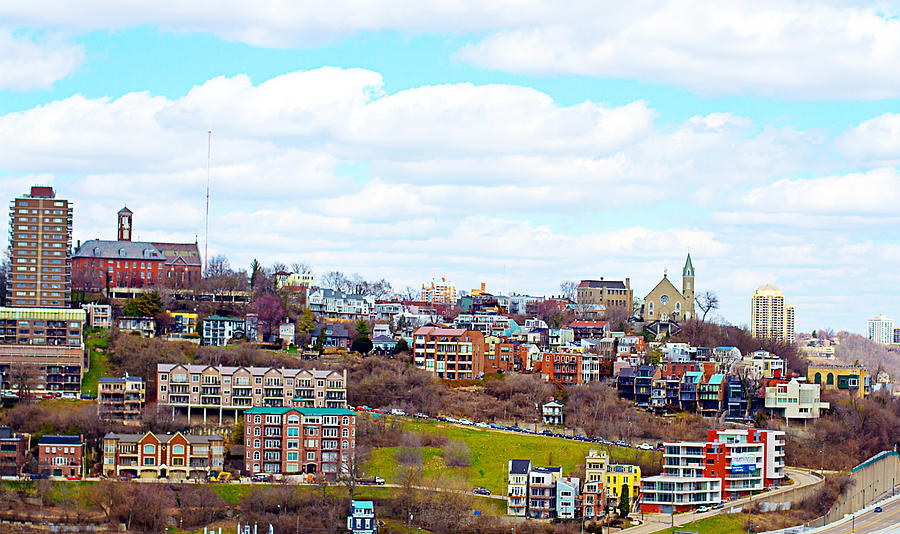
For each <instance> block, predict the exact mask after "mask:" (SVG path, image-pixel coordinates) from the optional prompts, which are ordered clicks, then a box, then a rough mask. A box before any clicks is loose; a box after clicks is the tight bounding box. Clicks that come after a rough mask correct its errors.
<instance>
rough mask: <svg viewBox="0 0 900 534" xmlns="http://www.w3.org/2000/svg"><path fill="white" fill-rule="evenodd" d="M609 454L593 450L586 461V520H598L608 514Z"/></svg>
mask: <svg viewBox="0 0 900 534" xmlns="http://www.w3.org/2000/svg"><path fill="white" fill-rule="evenodd" d="M607 464H609V454H607V452H606V451H597V450H594V449H591V450H590V451H589V452H588V455H587V456H586V457H585V459H584V488H583V490H582V492H581V509H582V515H583V517H584V518H585V519H598V518H600V517H602V516H603V515H604V514H605V513H606V466H607Z"/></svg>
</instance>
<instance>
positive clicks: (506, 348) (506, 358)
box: [484, 336, 528, 374]
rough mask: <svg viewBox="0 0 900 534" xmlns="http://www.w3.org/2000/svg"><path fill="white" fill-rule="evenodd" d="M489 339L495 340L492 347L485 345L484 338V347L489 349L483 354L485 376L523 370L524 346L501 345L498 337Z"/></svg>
mask: <svg viewBox="0 0 900 534" xmlns="http://www.w3.org/2000/svg"><path fill="white" fill-rule="evenodd" d="M491 338H492V339H493V340H496V342H494V343H493V345H487V343H488V338H485V343H486V346H490V347H491V350H488V349H485V353H484V373H485V374H490V373H499V372H504V373H508V372H515V371H521V370H522V369H524V368H525V361H526V360H527V358H528V350H527V347H526V346H525V345H524V344H521V343H502V342H500V338H498V337H495V336H491Z"/></svg>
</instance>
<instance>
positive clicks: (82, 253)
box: [73, 239, 165, 260]
mask: <svg viewBox="0 0 900 534" xmlns="http://www.w3.org/2000/svg"><path fill="white" fill-rule="evenodd" d="M73 257H74V258H102V259H110V260H164V259H165V258H164V257H163V255H162V254H161V253H160V252H159V249H158V248H156V247H155V246H154V245H153V243H142V242H140V241H107V240H103V239H91V240H90V241H85V242H84V243H82V244H81V246H80V247H78V249H77V250H76V251H75V254H74V255H73Z"/></svg>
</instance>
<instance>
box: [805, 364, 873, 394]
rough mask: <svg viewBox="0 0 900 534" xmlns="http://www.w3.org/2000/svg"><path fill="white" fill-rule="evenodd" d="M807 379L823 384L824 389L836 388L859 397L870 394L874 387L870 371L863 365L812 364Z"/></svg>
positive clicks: (810, 381)
mask: <svg viewBox="0 0 900 534" xmlns="http://www.w3.org/2000/svg"><path fill="white" fill-rule="evenodd" d="M806 381H807V382H809V383H811V384H821V385H822V390H827V389H836V390H838V391H843V392H846V393H849V394H850V395H852V396H854V397H859V398H863V397H865V396H866V395H868V394H869V391H870V389H871V387H872V384H871V382H870V380H869V373H868V371H866V368H865V367H863V366H861V365H810V366H809V370H807V372H806Z"/></svg>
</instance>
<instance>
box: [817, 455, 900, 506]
mask: <svg viewBox="0 0 900 534" xmlns="http://www.w3.org/2000/svg"><path fill="white" fill-rule="evenodd" d="M850 478H851V479H852V480H853V482H854V484H853V486H852V487H851V488H849V489H848V491H847V493H846V494H845V495H842V496H841V498H840V499H838V501H837V502H836V503H835V504H834V506H833V507H832V508H831V510H829V511H828V518H829V519H830V520H837V519H838V518H841V517H843V516H844V515H845V514H851V513H853V512H856V511H857V510H859V509H860V508H864V507H865V506H866V505H867V504H871V503H872V502H873V500H874V499H876V498H878V497H882V496H884V494H885V493H887V494H888V495H890V493H891V488H892V487H894V486H896V485H897V484H900V455H898V454H897V453H896V452H894V451H885V452H882V453H880V454H877V455H875V456H873V457H872V458H869V459H868V460H866V461H865V462H863V463H861V464H859V465H858V466H856V467H854V468H853V470H852V472H851V473H850Z"/></svg>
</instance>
